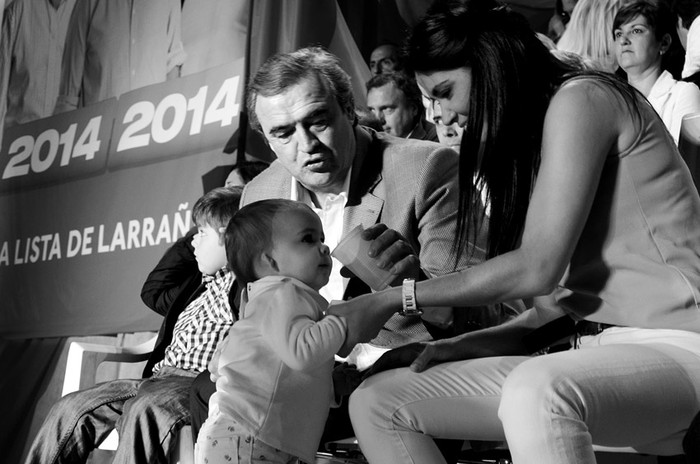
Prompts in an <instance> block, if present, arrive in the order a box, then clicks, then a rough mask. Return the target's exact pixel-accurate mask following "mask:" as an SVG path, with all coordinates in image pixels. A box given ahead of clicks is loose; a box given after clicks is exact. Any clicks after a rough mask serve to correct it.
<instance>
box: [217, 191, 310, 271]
mask: <svg viewBox="0 0 700 464" xmlns="http://www.w3.org/2000/svg"><path fill="white" fill-rule="evenodd" d="M294 210H308V211H310V212H312V213H313V210H312V209H311V208H309V207H308V206H307V205H306V204H304V203H301V202H298V201H292V200H283V199H274V200H261V201H256V202H254V203H250V204H248V205H246V206H244V207H243V208H241V209H240V210H239V211H238V212H237V213H236V214H234V215H233V217H232V218H231V220H230V221H229V223H228V226H227V227H226V234H225V236H224V240H225V242H226V259H227V261H228V267H229V269H231V270H232V271H233V273H234V274H235V275H236V280H237V281H238V282H239V283H240V284H242V285H246V284H247V283H249V282H254V281H256V280H258V279H259V278H260V277H261V276H258V275H256V274H255V260H256V259H257V258H258V256H260V254H261V253H264V252H265V251H268V250H270V249H272V246H273V244H272V231H273V224H272V222H273V220H274V217H275V215H276V214H279V213H281V212H286V211H294Z"/></svg>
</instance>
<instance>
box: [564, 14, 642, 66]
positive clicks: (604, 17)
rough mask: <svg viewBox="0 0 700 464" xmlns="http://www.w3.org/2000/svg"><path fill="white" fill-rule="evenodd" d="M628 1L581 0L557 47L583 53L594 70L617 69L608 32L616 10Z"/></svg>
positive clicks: (578, 53)
mask: <svg viewBox="0 0 700 464" xmlns="http://www.w3.org/2000/svg"><path fill="white" fill-rule="evenodd" d="M628 1H629V0H579V1H578V2H577V3H576V6H574V9H573V10H572V12H571V19H570V20H569V23H568V24H567V26H566V29H565V30H564V32H563V33H562V35H561V37H560V38H559V41H558V42H557V49H558V50H562V51H565V52H572V53H575V54H577V55H579V56H581V57H582V58H583V59H584V60H585V61H586V63H587V64H588V65H589V66H590V67H592V68H593V69H597V70H600V71H607V72H615V70H616V69H617V62H616V60H615V51H614V49H613V38H612V35H610V32H609V31H610V30H611V28H612V22H613V18H615V14H616V13H617V10H619V9H620V7H621V6H622V5H624V4H625V3H627V2H628Z"/></svg>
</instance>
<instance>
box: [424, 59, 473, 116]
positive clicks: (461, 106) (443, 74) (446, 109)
mask: <svg viewBox="0 0 700 464" xmlns="http://www.w3.org/2000/svg"><path fill="white" fill-rule="evenodd" d="M416 81H417V82H418V87H420V89H421V92H422V93H423V95H425V96H426V97H427V98H429V99H430V100H431V101H437V102H439V103H440V108H441V109H442V115H441V118H442V122H443V123H444V124H446V125H448V126H449V125H450V124H453V123H455V122H456V123H457V124H459V126H461V127H464V125H465V124H466V122H467V113H468V112H469V95H470V93H471V88H472V70H471V68H468V67H466V66H465V67H462V68H457V69H450V70H447V71H432V72H426V73H416Z"/></svg>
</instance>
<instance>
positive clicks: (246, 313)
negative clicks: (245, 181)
mask: <svg viewBox="0 0 700 464" xmlns="http://www.w3.org/2000/svg"><path fill="white" fill-rule="evenodd" d="M225 240H226V250H227V258H228V264H229V267H230V268H231V269H232V270H233V272H234V274H235V275H236V278H237V280H238V282H239V283H240V284H241V286H244V290H243V296H242V299H241V310H240V311H241V319H240V320H239V321H238V322H237V323H236V324H234V325H233V326H232V327H231V331H230V332H229V335H228V337H227V338H226V340H225V341H224V342H223V343H224V344H223V346H222V348H221V350H220V355H219V358H218V359H215V360H214V361H213V362H212V363H211V364H210V370H211V372H212V378H213V379H215V381H216V392H215V393H214V394H213V395H212V397H211V399H210V401H209V416H208V418H207V420H206V421H205V423H204V425H203V426H202V429H201V431H200V433H199V438H198V440H197V452H196V462H197V464H204V463H208V464H215V463H229V462H238V463H258V462H265V463H269V462H279V463H291V462H299V460H301V461H303V462H314V460H315V452H316V450H317V448H318V444H319V441H320V439H321V434H322V432H323V428H324V424H325V422H326V418H327V416H328V409H329V407H330V405H331V403H332V399H333V393H334V392H333V389H334V387H333V382H332V374H331V373H332V370H333V361H334V359H333V355H334V354H335V353H336V351H338V349H339V348H340V347H341V345H342V344H343V342H344V340H345V334H346V327H345V321H344V320H343V319H340V318H338V317H335V316H325V317H324V311H325V309H326V308H327V306H328V302H327V301H326V300H325V299H324V298H323V297H322V296H321V295H320V294H319V293H318V290H319V289H320V288H321V287H323V286H324V285H326V283H327V282H328V277H329V275H330V272H331V266H332V264H331V257H330V253H329V250H328V247H327V246H326V245H324V243H323V241H324V235H323V228H322V226H321V221H320V219H319V218H318V216H317V215H316V214H315V213H314V212H313V211H312V210H311V208H309V207H308V206H306V205H305V204H303V203H299V202H295V201H291V200H264V201H259V202H256V203H251V204H249V205H247V206H245V207H243V208H241V210H240V211H238V212H237V213H236V214H235V215H234V216H233V218H232V219H231V221H230V222H229V224H228V227H227V228H226V234H225ZM335 393H336V395H338V396H339V394H340V393H341V392H338V391H336V392H335Z"/></svg>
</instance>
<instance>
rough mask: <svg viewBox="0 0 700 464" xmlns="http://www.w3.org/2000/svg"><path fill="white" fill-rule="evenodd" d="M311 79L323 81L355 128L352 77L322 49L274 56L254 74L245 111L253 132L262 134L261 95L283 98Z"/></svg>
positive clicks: (308, 49)
mask: <svg viewBox="0 0 700 464" xmlns="http://www.w3.org/2000/svg"><path fill="white" fill-rule="evenodd" d="M312 76H315V77H317V78H318V79H319V80H320V82H321V83H322V84H323V86H324V87H325V89H326V91H327V92H328V94H329V95H334V96H335V99H336V101H337V102H338V105H339V106H340V108H341V110H342V111H343V112H345V114H346V115H347V116H348V118H349V119H350V120H351V121H353V124H354V122H355V120H356V118H357V117H356V115H355V98H354V96H353V93H352V86H351V84H350V76H349V75H348V73H346V72H345V71H344V70H343V68H341V67H340V60H338V58H337V57H336V56H335V55H333V54H331V53H329V52H328V51H326V50H325V49H323V48H321V47H306V48H300V49H299V50H296V51H294V52H290V53H278V54H276V55H274V56H272V57H271V58H269V59H268V60H267V61H265V63H263V65H262V66H261V67H260V68H259V69H258V71H257V72H256V73H255V76H254V77H253V79H252V80H251V81H250V84H249V85H248V89H247V93H246V107H247V108H248V117H249V120H250V124H251V126H252V127H253V129H255V130H257V131H260V132H262V128H261V127H260V121H259V120H258V117H257V115H256V114H255V103H256V101H257V98H258V95H261V96H263V97H273V96H275V95H280V94H282V93H284V92H285V91H286V90H287V89H289V88H290V87H292V86H294V85H296V84H298V83H299V82H300V81H301V80H303V79H305V78H307V77H312Z"/></svg>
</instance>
